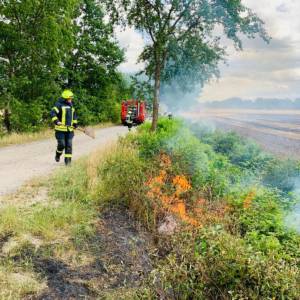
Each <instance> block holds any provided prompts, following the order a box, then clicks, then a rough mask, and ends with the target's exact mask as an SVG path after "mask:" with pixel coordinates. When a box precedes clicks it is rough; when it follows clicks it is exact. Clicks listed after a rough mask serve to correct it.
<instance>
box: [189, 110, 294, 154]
mask: <svg viewBox="0 0 300 300" xmlns="http://www.w3.org/2000/svg"><path fill="white" fill-rule="evenodd" d="M185 117H189V118H190V119H192V120H193V121H195V122H198V121H205V122H208V123H209V124H211V125H212V126H215V127H216V128H220V129H223V130H234V131H236V132H238V133H239V134H241V135H243V136H246V137H249V138H252V139H254V140H256V141H257V142H258V143H259V144H260V145H261V146H262V147H263V148H264V149H265V150H267V151H270V152H272V153H274V154H276V155H278V156H280V157H284V158H288V157H292V158H296V159H299V158H300V110H272V111H269V110H250V109H248V110H247V109H205V110H202V111H197V112H194V113H188V114H185Z"/></svg>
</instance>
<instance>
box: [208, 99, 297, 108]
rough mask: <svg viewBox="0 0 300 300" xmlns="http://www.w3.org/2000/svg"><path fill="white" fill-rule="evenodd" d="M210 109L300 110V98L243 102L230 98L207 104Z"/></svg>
mask: <svg viewBox="0 0 300 300" xmlns="http://www.w3.org/2000/svg"><path fill="white" fill-rule="evenodd" d="M205 107H208V108H248V109H251V108H252V109H300V98H298V99H294V100H292V99H271V98H257V99H255V100H243V99H241V98H230V99H227V100H224V101H212V102H208V103H205Z"/></svg>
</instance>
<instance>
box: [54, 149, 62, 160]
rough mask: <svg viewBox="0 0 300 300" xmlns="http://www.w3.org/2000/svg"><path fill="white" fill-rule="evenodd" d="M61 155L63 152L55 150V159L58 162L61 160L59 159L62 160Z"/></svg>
mask: <svg viewBox="0 0 300 300" xmlns="http://www.w3.org/2000/svg"><path fill="white" fill-rule="evenodd" d="M60 156H61V153H59V152H57V151H56V152H55V161H56V162H59V160H60Z"/></svg>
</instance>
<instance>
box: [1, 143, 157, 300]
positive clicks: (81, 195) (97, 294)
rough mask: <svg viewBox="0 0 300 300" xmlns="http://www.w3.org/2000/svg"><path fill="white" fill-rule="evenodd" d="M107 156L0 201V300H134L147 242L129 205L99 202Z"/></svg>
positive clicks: (147, 261)
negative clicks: (16, 281)
mask: <svg viewBox="0 0 300 300" xmlns="http://www.w3.org/2000/svg"><path fill="white" fill-rule="evenodd" d="M114 151H116V150H115V148H114V147H113V146H112V148H110V149H109V150H108V152H109V153H111V152H114ZM106 156H107V153H104V152H101V153H94V154H92V155H91V156H89V157H87V158H85V159H82V160H81V161H78V162H77V163H75V164H74V165H73V166H72V167H71V168H67V169H64V170H60V171H59V172H57V173H56V174H55V175H54V176H52V177H51V178H46V179H43V180H36V181H34V182H31V183H29V184H28V185H27V186H25V187H23V188H22V189H21V190H20V191H19V192H17V193H16V194H15V195H11V196H9V197H6V198H4V199H2V200H1V204H2V205H1V209H0V250H1V252H0V290H1V293H0V299H96V298H101V299H133V297H135V295H136V292H137V291H138V290H140V289H141V286H142V283H143V279H144V278H145V277H147V275H148V274H149V272H150V271H151V269H152V263H151V253H152V252H154V250H152V249H153V244H152V240H151V238H150V237H149V236H148V235H147V234H146V232H145V230H144V229H143V228H142V227H141V226H140V225H139V223H138V222H137V221H136V219H135V218H134V217H133V216H132V214H131V213H130V212H129V211H128V208H127V207H125V206H124V205H114V204H110V203H104V201H103V200H102V198H101V196H99V193H98V190H99V186H100V185H101V180H100V174H99V172H98V168H99V166H100V165H101V164H102V162H103V160H104V159H105V157H106ZM16 278H20V280H19V282H18V284H16V283H15V279H16Z"/></svg>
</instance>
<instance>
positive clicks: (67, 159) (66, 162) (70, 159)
mask: <svg viewBox="0 0 300 300" xmlns="http://www.w3.org/2000/svg"><path fill="white" fill-rule="evenodd" d="M71 161H72V158H71V157H65V165H66V166H69V165H71Z"/></svg>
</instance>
